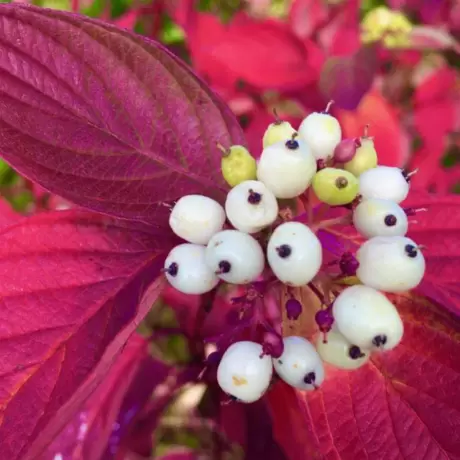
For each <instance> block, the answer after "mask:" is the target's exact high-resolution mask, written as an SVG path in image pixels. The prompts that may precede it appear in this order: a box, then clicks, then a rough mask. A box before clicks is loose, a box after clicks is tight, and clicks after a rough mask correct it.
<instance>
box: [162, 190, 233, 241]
mask: <svg viewBox="0 0 460 460" xmlns="http://www.w3.org/2000/svg"><path fill="white" fill-rule="evenodd" d="M224 222H225V211H224V208H223V207H222V206H221V205H220V204H219V203H218V202H217V201H214V200H213V199H211V198H208V197H207V196H203V195H186V196H183V197H182V198H181V199H180V200H179V201H178V202H177V203H176V205H175V206H174V208H173V210H172V211H171V214H170V216H169V226H170V227H171V230H172V231H173V232H174V233H175V234H176V235H177V236H178V237H180V238H182V239H184V240H186V241H188V242H189V243H194V244H207V243H208V241H209V239H210V238H211V236H212V235H214V234H215V233H217V232H220V231H221V230H222V227H223V226H224Z"/></svg>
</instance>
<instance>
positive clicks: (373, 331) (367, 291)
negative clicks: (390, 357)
mask: <svg viewBox="0 0 460 460" xmlns="http://www.w3.org/2000/svg"><path fill="white" fill-rule="evenodd" d="M333 314H334V320H335V325H336V327H337V329H338V330H339V331H340V332H341V333H342V334H343V336H344V337H346V339H347V340H348V341H349V342H350V343H352V344H354V345H356V346H358V347H360V348H362V349H363V350H366V349H372V348H379V349H381V350H391V349H392V348H394V347H396V346H397V345H398V344H399V343H400V342H401V339H402V336H403V333H404V326H403V322H402V320H401V318H400V316H399V314H398V311H397V310H396V307H395V306H394V305H393V304H392V303H391V302H390V301H389V300H388V299H387V298H386V297H385V295H384V294H382V293H381V292H379V291H377V290H375V289H373V288H371V287H369V286H362V285H356V286H351V287H348V288H346V289H345V290H344V291H342V292H341V293H340V295H339V296H338V297H337V298H336V299H335V301H334V306H333Z"/></svg>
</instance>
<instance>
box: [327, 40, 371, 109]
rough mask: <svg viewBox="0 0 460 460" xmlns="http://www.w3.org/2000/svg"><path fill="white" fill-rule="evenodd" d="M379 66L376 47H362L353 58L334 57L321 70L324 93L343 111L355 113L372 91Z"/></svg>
mask: <svg viewBox="0 0 460 460" xmlns="http://www.w3.org/2000/svg"><path fill="white" fill-rule="evenodd" d="M377 66H378V59H377V49H376V47H374V46H366V47H363V48H361V49H360V50H358V51H357V52H356V53H354V54H352V55H351V56H341V57H340V56H336V57H331V58H329V59H328V60H327V61H326V64H325V65H324V67H323V70H322V71H321V77H320V88H321V91H322V92H323V94H324V95H325V97H326V98H328V99H332V100H334V101H335V103H336V104H337V105H338V106H339V107H340V108H343V109H347V110H354V109H356V107H358V105H359V103H360V101H361V99H362V98H363V96H364V95H365V94H366V93H367V92H368V91H369V90H370V89H371V87H372V83H373V81H374V77H375V75H376V72H377Z"/></svg>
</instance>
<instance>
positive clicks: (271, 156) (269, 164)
mask: <svg viewBox="0 0 460 460" xmlns="http://www.w3.org/2000/svg"><path fill="white" fill-rule="evenodd" d="M315 173H316V160H315V157H314V156H313V155H312V153H311V151H310V149H309V148H308V146H307V144H306V143H305V142H304V141H302V140H299V139H291V140H289V141H287V142H278V143H276V144H273V145H271V146H269V147H267V148H265V149H264V150H263V152H262V155H261V156H260V159H259V162H258V164H257V178H258V179H259V180H260V181H262V182H263V183H264V184H265V185H266V186H267V188H268V189H270V190H271V191H272V192H273V194H274V195H275V196H276V197H277V198H295V197H297V196H299V195H301V194H302V193H303V192H305V190H306V189H307V188H308V187H309V185H310V184H311V181H312V179H313V176H314V175H315Z"/></svg>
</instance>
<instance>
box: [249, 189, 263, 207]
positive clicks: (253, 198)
mask: <svg viewBox="0 0 460 460" xmlns="http://www.w3.org/2000/svg"><path fill="white" fill-rule="evenodd" d="M261 201H262V194H260V193H257V192H254V190H252V188H251V189H249V195H248V203H250V204H259V203H260V202H261Z"/></svg>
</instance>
